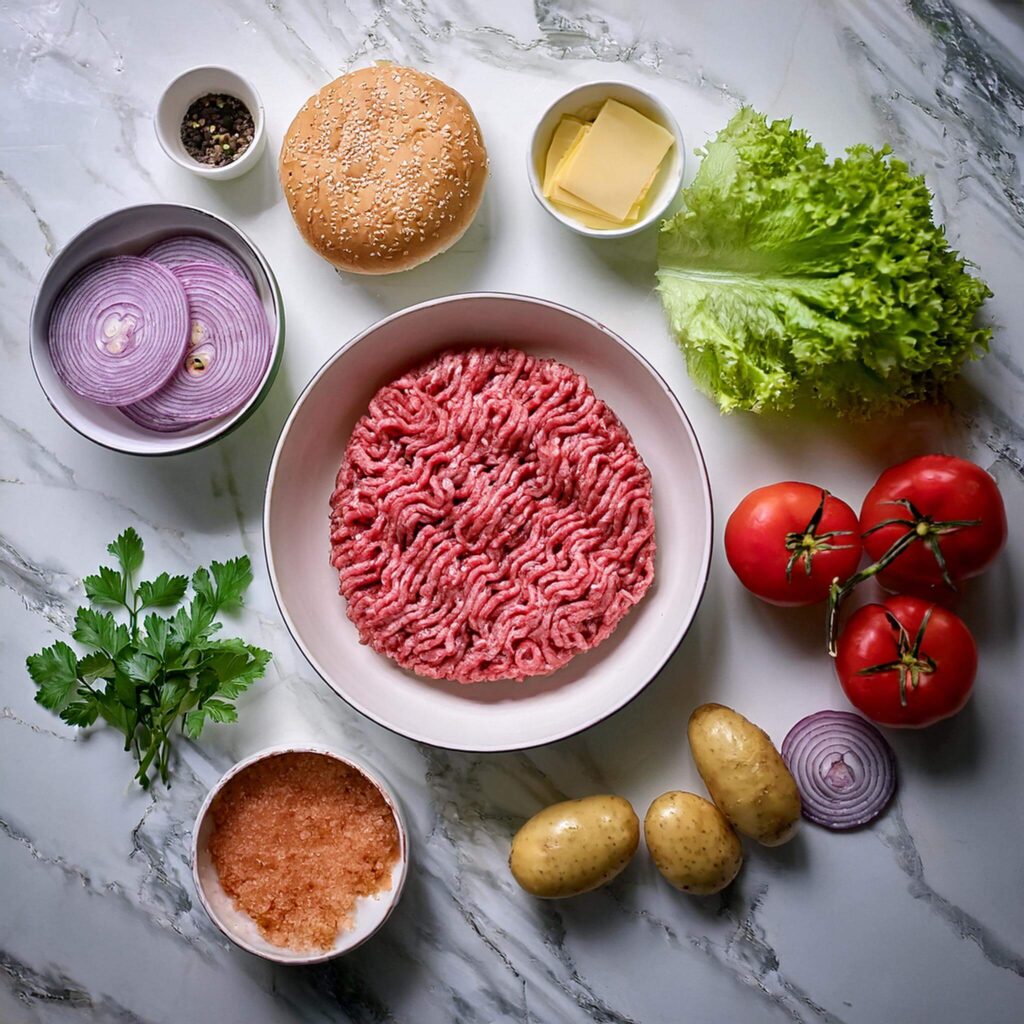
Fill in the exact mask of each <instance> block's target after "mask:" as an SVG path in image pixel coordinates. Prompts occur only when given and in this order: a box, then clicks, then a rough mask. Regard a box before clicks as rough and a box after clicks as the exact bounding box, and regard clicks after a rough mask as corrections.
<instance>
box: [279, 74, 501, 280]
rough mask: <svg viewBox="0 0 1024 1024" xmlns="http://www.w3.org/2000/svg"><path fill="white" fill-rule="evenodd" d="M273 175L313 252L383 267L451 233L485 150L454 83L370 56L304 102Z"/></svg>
mask: <svg viewBox="0 0 1024 1024" xmlns="http://www.w3.org/2000/svg"><path fill="white" fill-rule="evenodd" d="M280 175H281V186H282V187H283V189H284V194H285V198H286V199H287V201H288V207H289V209H290V210H291V211H292V216H293V217H294V218H295V224H296V226H297V227H298V229H299V232H300V233H301V235H302V237H303V238H305V240H306V241H307V242H308V243H309V244H310V245H311V246H312V247H313V248H314V249H315V250H316V251H317V252H318V253H320V255H321V256H323V257H324V259H327V260H330V262H331V263H333V264H334V265H335V266H336V267H339V268H340V269H342V270H348V271H352V272H353V273H356V274H390V273H393V272H395V271H397V270H408V269H409V268H410V267H415V266H417V265H418V264H420V263H423V262H425V261H426V260H429V259H430V257H431V256H436V255H437V254H438V253H439V252H443V251H444V250H445V249H447V248H448V247H449V246H450V245H452V244H454V243H455V242H457V241H458V240H459V238H461V237H462V234H463V232H465V230H466V228H468V227H469V225H470V223H471V222H472V220H473V217H474V216H475V215H476V211H477V209H478V208H479V206H480V201H481V199H482V198H483V194H484V185H485V183H486V180H487V150H486V149H485V148H484V142H483V137H482V136H481V134H480V125H479V124H477V120H476V118H475V117H474V116H473V111H472V110H471V109H470V107H469V104H468V103H467V102H466V101H465V100H464V99H463V98H462V96H460V95H459V94H458V93H457V92H456V91H455V90H454V89H452V88H450V87H449V86H447V85H445V84H444V82H441V81H439V80H438V79H436V78H432V77H431V76H430V75H425V74H424V73H423V72H422V71H416V70H415V69H413V68H404V67H399V66H397V65H395V64H380V65H377V66H375V67H371V68H363V69H361V70H359V71H353V72H351V73H350V74H347V75H342V76H341V78H336V79H335V80H334V81H333V82H331V83H330V84H329V85H325V86H324V87H323V88H322V89H321V90H320V91H319V92H318V93H317V94H316V95H315V96H311V97H310V98H309V99H308V100H307V101H306V103H305V105H304V106H303V107H302V109H301V110H300V111H299V112H298V114H296V115H295V120H294V121H292V123H291V127H290V128H289V129H288V133H287V134H286V135H285V138H284V144H283V145H282V146H281V163H280Z"/></svg>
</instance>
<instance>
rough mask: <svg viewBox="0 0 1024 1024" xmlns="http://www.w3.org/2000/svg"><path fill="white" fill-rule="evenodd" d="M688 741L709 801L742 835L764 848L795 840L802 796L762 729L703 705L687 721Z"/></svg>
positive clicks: (724, 710)
mask: <svg viewBox="0 0 1024 1024" xmlns="http://www.w3.org/2000/svg"><path fill="white" fill-rule="evenodd" d="M689 736H690V751H691V752H692V753H693V759H694V761H696V763H697V771H699V772H700V777H701V778H702V779H703V780H704V785H705V786H707V787H708V792H709V793H710V794H711V799H712V800H714V801H715V803H716V804H718V807H719V809H720V810H721V812H722V813H723V814H724V815H725V816H726V818H728V819H729V821H730V822H732V824H733V825H734V826H735V827H736V828H737V829H738V830H739V831H740V832H742V833H743V834H744V835H747V836H750V837H751V838H752V839H756V840H757V841H758V842H759V843H763V844H764V845H765V846H779V845H781V844H782V843H785V842H787V841H788V840H789V839H792V838H793V835H794V833H795V832H796V827H797V825H798V824H799V822H800V794H799V792H798V791H797V788H796V783H795V782H794V781H793V776H792V775H790V774H789V769H788V768H787V767H786V763H785V762H784V761H783V760H782V757H781V755H780V754H779V752H778V751H777V750H776V749H775V747H774V746H772V741H771V740H770V739H769V738H768V734H767V733H766V732H765V731H764V730H763V729H759V728H758V727H757V726H756V725H754V724H753V723H752V722H748V721H747V719H745V718H744V717H743V716H742V715H740V714H737V713H736V712H735V711H733V710H732V708H727V707H725V706H723V705H722V704H702V705H701V706H700V707H699V708H697V709H696V710H695V711H694V712H693V714H692V715H690V727H689Z"/></svg>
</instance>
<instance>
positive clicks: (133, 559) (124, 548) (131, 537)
mask: <svg viewBox="0 0 1024 1024" xmlns="http://www.w3.org/2000/svg"><path fill="white" fill-rule="evenodd" d="M107 550H108V551H109V552H110V553H111V554H112V555H114V557H115V558H117V560H118V562H120V563H121V570H122V571H123V572H124V574H125V576H126V577H128V578H131V576H132V575H133V574H134V573H137V572H138V571H139V569H141V568H142V557H143V553H144V552H143V547H142V538H141V537H140V536H139V535H138V534H137V533H136V532H135V531H134V530H133V529H132V528H131V527H130V526H129V527H128V529H127V530H125V531H124V533H122V534H121V536H120V537H118V538H117V539H116V540H115V541H113V542H112V543H110V544H108V545H107Z"/></svg>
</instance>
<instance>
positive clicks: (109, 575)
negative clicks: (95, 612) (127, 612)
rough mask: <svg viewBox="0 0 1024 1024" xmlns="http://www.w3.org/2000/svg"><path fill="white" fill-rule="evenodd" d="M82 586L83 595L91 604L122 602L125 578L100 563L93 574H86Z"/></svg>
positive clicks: (121, 603) (124, 593)
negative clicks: (97, 570) (83, 588)
mask: <svg viewBox="0 0 1024 1024" xmlns="http://www.w3.org/2000/svg"><path fill="white" fill-rule="evenodd" d="M82 586H84V587H85V596H86V597H87V598H89V600H90V601H92V602H93V604H119V605H123V604H124V600H125V596H126V585H125V578H124V577H123V576H122V575H121V574H120V573H119V572H116V571H115V570H114V569H111V568H109V567H108V566H106V565H101V566H100V569H99V572H98V573H97V574H96V575H95V576H86V577H85V579H84V580H82Z"/></svg>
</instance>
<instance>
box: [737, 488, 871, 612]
mask: <svg viewBox="0 0 1024 1024" xmlns="http://www.w3.org/2000/svg"><path fill="white" fill-rule="evenodd" d="M860 552H861V540H860V529H859V526H858V524H857V516H856V515H855V513H854V511H853V509H852V508H850V506H849V505H847V504H846V502H845V501H840V500H839V499H838V498H834V497H832V495H831V494H829V493H828V491H826V490H824V489H823V488H821V487H815V486H813V485H812V484H801V483H795V482H793V481H788V482H786V483H780V484H772V485H771V486H769V487H759V488H758V489H757V490H756V491H751V492H750V494H748V495H747V496H746V497H745V498H744V499H743V500H742V501H741V502H740V503H739V504H738V505H737V506H736V510H735V511H734V512H733V514H732V515H731V516H729V522H727V523H726V524H725V555H726V558H728V559H729V564H730V565H731V566H732V570H733V572H734V573H736V575H737V576H739V578H740V582H741V583H742V584H743V586H745V587H746V588H747V589H748V590H750V591H753V593H755V594H757V596H758V597H760V598H762V599H764V600H765V601H770V602H771V603H772V604H781V605H801V604H814V603H815V602H817V601H824V600H825V598H826V597H828V589H829V586H830V585H831V584H832V581H833V580H834V579H836V578H837V577H838V578H839V579H841V580H845V579H846V578H847V577H848V576H851V575H852V574H853V573H854V572H856V571H857V565H858V563H859V562H860Z"/></svg>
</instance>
